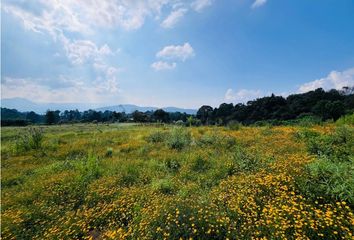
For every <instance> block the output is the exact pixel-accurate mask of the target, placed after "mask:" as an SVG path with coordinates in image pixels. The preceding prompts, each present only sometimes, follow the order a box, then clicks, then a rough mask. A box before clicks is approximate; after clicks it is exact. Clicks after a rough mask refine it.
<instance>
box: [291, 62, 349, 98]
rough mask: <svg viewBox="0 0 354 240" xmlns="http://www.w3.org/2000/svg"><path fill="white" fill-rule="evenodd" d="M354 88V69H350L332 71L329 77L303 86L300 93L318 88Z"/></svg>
mask: <svg viewBox="0 0 354 240" xmlns="http://www.w3.org/2000/svg"><path fill="white" fill-rule="evenodd" d="M351 86H354V68H350V69H348V70H345V71H343V72H338V71H332V72H330V73H329V74H328V76H327V77H324V78H320V79H316V80H314V81H311V82H307V83H304V84H302V85H301V86H300V87H299V89H298V91H299V92H301V93H304V92H308V91H312V90H315V89H317V88H323V89H324V90H329V89H342V88H343V87H351Z"/></svg>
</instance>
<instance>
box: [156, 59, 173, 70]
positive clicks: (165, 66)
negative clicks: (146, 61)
mask: <svg viewBox="0 0 354 240" xmlns="http://www.w3.org/2000/svg"><path fill="white" fill-rule="evenodd" d="M176 66H177V64H176V63H175V62H173V63H168V62H163V61H158V62H154V63H153V64H151V67H152V68H153V69H154V70H155V71H162V70H172V69H175V68H176Z"/></svg>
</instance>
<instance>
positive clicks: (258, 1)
mask: <svg viewBox="0 0 354 240" xmlns="http://www.w3.org/2000/svg"><path fill="white" fill-rule="evenodd" d="M266 3H267V0H255V1H254V2H253V4H252V6H251V8H258V7H261V6H263V5H264V4H266Z"/></svg>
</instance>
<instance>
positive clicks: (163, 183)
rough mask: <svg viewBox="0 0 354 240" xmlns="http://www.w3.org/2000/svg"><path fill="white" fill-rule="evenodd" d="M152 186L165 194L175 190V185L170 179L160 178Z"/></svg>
mask: <svg viewBox="0 0 354 240" xmlns="http://www.w3.org/2000/svg"><path fill="white" fill-rule="evenodd" d="M152 188H153V189H154V190H155V191H157V192H161V193H163V194H172V193H174V192H175V187H174V185H173V183H172V181H171V180H170V179H159V180H155V181H153V182H152Z"/></svg>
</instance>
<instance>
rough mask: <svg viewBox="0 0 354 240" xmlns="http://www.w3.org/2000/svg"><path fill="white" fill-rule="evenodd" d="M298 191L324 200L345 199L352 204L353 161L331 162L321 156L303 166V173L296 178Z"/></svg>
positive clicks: (353, 204) (353, 185)
mask: <svg viewBox="0 0 354 240" xmlns="http://www.w3.org/2000/svg"><path fill="white" fill-rule="evenodd" d="M297 186H298V187H299V189H300V191H301V192H302V193H303V194H304V195H306V196H308V197H310V198H312V199H314V200H315V199H318V198H324V200H325V201H327V202H328V201H346V202H348V203H349V204H350V205H352V206H354V165H353V162H341V163H338V162H333V161H332V160H330V159H328V157H325V156H323V157H321V158H319V159H317V160H316V161H314V162H312V163H310V164H308V165H307V166H306V167H305V174H304V175H303V176H302V177H300V178H298V179H297Z"/></svg>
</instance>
